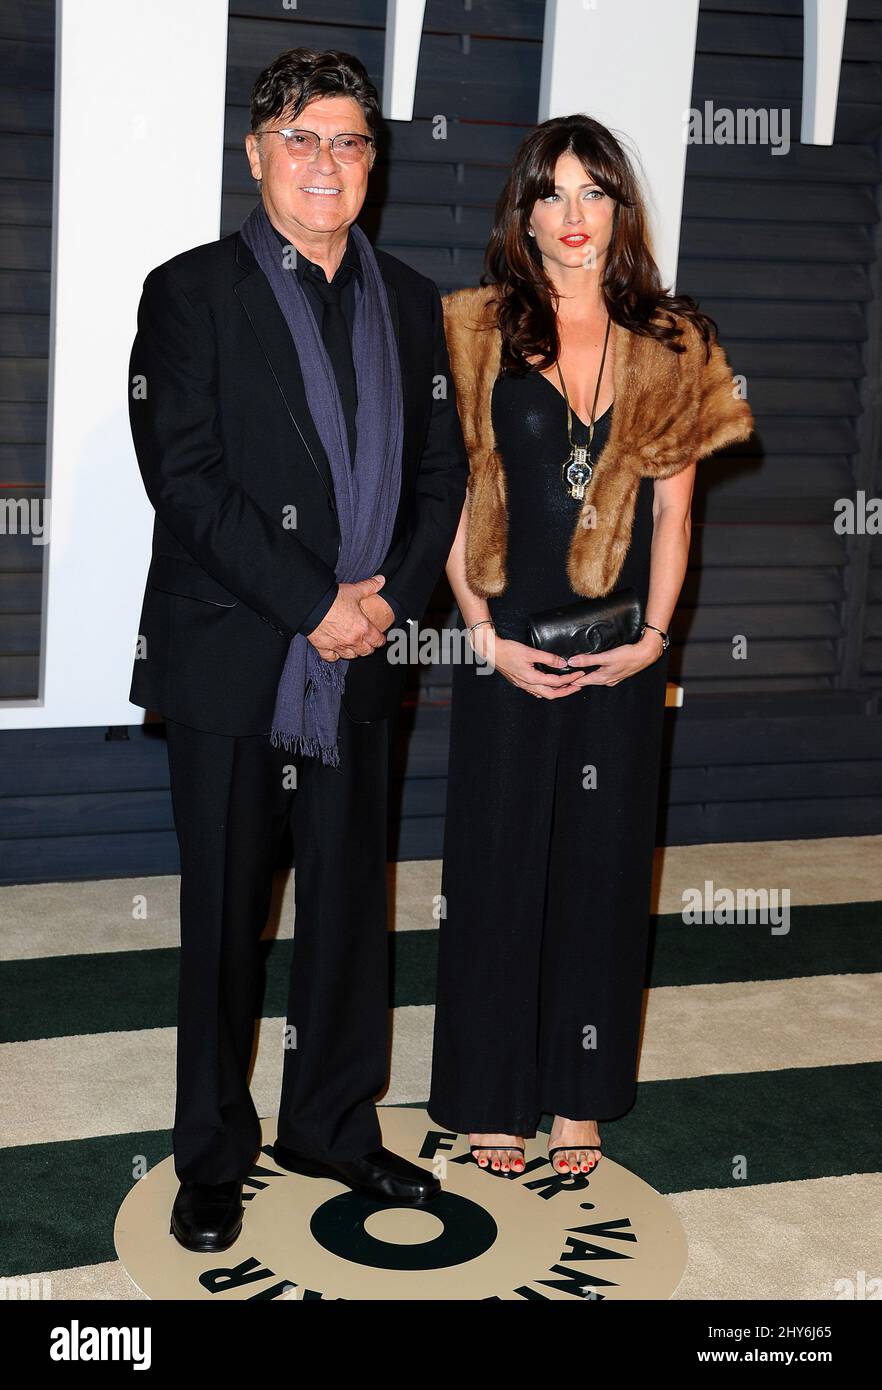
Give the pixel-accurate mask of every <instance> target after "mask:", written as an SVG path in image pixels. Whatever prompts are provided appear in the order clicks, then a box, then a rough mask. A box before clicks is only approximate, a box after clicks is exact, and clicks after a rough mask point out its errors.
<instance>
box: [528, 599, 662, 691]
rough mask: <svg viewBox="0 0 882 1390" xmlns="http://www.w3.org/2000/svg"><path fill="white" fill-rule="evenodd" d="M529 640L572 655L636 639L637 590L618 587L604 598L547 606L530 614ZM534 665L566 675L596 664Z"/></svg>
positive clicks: (640, 623)
mask: <svg viewBox="0 0 882 1390" xmlns="http://www.w3.org/2000/svg"><path fill="white" fill-rule="evenodd" d="M527 622H528V623H529V628H530V641H531V642H532V643H533V646H534V647H538V648H539V649H540V650H541V651H544V652H554V653H555V654H556V655H557V656H563V657H567V658H569V657H571V656H581V655H582V654H583V653H588V654H589V655H590V654H591V653H593V652H605V651H608V650H609V648H610V647H620V646H622V645H623V644H624V643H628V642H636V641H637V640H638V638H639V637H640V629H641V628H642V626H643V605H642V603H641V601H640V596H639V595H638V593H637V590H636V589H619V590H618V592H617V593H615V594H607V596H606V597H605V598H585V599H580V600H579V602H578V603H568V604H566V605H565V606H564V607H563V608H546V609H544V610H543V611H542V612H541V613H529V614H528V615H527ZM536 668H537V670H539V671H546V672H548V673H549V674H550V675H555V676H565V675H567V674H569V673H571V672H573V671H578V672H579V673H580V674H584V673H585V672H586V671H596V670H597V667H596V666H569V665H567V666H565V667H560V666H559V667H557V668H555V667H553V666H546V665H545V664H544V663H543V662H539V661H537V663H536Z"/></svg>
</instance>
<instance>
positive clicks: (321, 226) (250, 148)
mask: <svg viewBox="0 0 882 1390" xmlns="http://www.w3.org/2000/svg"><path fill="white" fill-rule="evenodd" d="M292 128H294V129H298V130H312V131H314V132H315V134H316V135H319V136H321V137H323V138H324V137H327V138H328V139H330V138H331V137H332V136H334V135H340V134H343V133H347V132H348V133H350V134H351V133H353V132H354V133H357V134H361V135H369V134H370V131H369V129H368V125H367V121H366V120H365V117H364V112H363V111H362V109H361V107H360V106H359V104H358V102H357V101H355V100H354V99H353V98H352V97H345V96H333V97H320V98H318V99H317V100H316V101H313V102H310V104H309V105H308V106H305V107H304V108H303V110H302V111H301V112H300V114H299V116H297V117H296V119H293V118H288V117H287V116H280V117H279V118H278V119H276V120H272V121H269V122H267V125H266V126H265V127H264V132H265V133H263V134H262V136H261V138H260V141H259V143H258V139H257V137H256V136H254V135H253V134H249V135H247V136H246V138H245V148H246V151H247V153H248V161H249V164H250V165H251V173H252V175H253V176H254V178H260V179H262V180H263V189H262V192H263V200H264V203H265V205H266V209H267V212H268V214H269V215H270V217H271V220H272V221H274V222H275V223H276V224H277V225H278V226H279V228H280V230H282V231H288V232H290V233H291V234H292V235H295V236H296V234H297V231H298V229H299V230H300V231H302V232H308V233H309V235H310V238H311V239H313V240H314V239H315V237H316V235H319V236H321V235H322V234H324V233H326V234H327V235H328V237H329V238H331V239H332V238H333V237H334V234H335V233H339V232H340V231H342V230H343V229H345V228H347V227H349V225H350V224H351V223H352V222H354V221H355V219H356V217H357V216H358V214H359V213H360V211H361V207H362V204H363V203H364V200H365V195H366V194H367V184H368V174H369V173H370V170H371V167H372V165H373V162H374V158H375V151H374V147H373V145H369V146H368V147H367V151H366V153H365V155H364V157H363V158H362V159H359V160H358V161H357V162H356V163H355V164H343V163H341V162H340V161H339V160H338V159H336V158H335V157H334V155H333V154H332V152H331V149H330V146H329V145H327V144H322V145H321V146H320V148H319V150H318V151H317V152H316V154H315V155H312V156H311V157H310V158H308V159H295V158H293V157H292V156H291V155H290V154H289V153H288V149H287V146H286V144H285V141H284V139H283V138H282V136H281V135H274V134H269V133H268V132H270V131H277V130H283V129H288V130H289V129H292Z"/></svg>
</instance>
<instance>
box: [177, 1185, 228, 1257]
mask: <svg viewBox="0 0 882 1390" xmlns="http://www.w3.org/2000/svg"><path fill="white" fill-rule="evenodd" d="M243 1211H244V1208H243V1206H242V1184H241V1182H219V1183H208V1182H182V1183H181V1185H180V1187H179V1188H178V1195H177V1197H176V1198H175V1204H174V1206H173V1207H172V1214H171V1222H170V1224H169V1230H170V1231H171V1234H172V1235H173V1236H174V1238H175V1240H177V1241H178V1242H179V1243H180V1244H181V1245H183V1246H184V1247H185V1248H186V1249H187V1250H198V1251H211V1250H227V1249H229V1247H230V1246H231V1245H232V1244H233V1241H234V1240H236V1238H237V1237H238V1235H239V1233H240V1231H241V1230H242V1214H243Z"/></svg>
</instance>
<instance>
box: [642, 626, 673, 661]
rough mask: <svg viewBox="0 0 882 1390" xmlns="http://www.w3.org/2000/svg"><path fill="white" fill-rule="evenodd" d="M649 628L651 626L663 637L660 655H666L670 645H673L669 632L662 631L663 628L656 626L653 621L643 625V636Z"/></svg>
mask: <svg viewBox="0 0 882 1390" xmlns="http://www.w3.org/2000/svg"><path fill="white" fill-rule="evenodd" d="M647 628H651V629H652V631H653V632H657V633H658V635H659V637H660V638H661V639H662V649H661V652H660V653H659V655H660V656H664V654H665V652H666V651H667V650H668V647H669V646H670V645H671V639H670V636H669V634H668V633H667V632H662V630H661V628H660V627H656V626H655V625H654V624H653V623H644V624H643V627H642V628H641V629H640V636H641V637H642V636H643V634H644V632H645V631H646V629H647Z"/></svg>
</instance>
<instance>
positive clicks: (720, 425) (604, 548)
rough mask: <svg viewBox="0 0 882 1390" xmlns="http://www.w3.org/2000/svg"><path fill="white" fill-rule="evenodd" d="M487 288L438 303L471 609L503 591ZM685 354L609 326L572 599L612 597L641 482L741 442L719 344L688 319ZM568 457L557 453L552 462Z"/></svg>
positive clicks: (503, 516) (743, 408) (495, 339)
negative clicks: (458, 434) (463, 477)
mask: <svg viewBox="0 0 882 1390" xmlns="http://www.w3.org/2000/svg"><path fill="white" fill-rule="evenodd" d="M494 297H495V291H494V289H493V287H492V286H484V287H481V288H479V289H465V290H457V291H455V293H453V294H448V295H445V296H444V298H443V306H444V328H445V333H446V337H447V347H448V351H449V354H450V368H451V373H452V376H453V383H454V387H455V389H456V401H457V408H458V411H459V417H460V421H461V423H462V429H463V436H464V438H465V444H466V449H467V451H468V456H469V470H470V471H469V480H468V493H467V500H468V507H469V530H468V542H467V546H466V579H467V581H468V585H469V588H470V589H471V590H472V592H473V593H475V594H477V595H478V596H479V597H480V598H489V597H491V596H494V595H496V594H501V593H503V592H504V590H505V585H506V549H507V531H508V509H507V499H506V486H505V473H504V470H503V465H502V460H501V458H500V456H499V453H498V451H497V448H496V441H495V439H494V435H493V425H492V418H491V408H490V407H491V395H492V391H493V385H494V383H495V381H496V378H497V376H498V374H499V364H500V355H501V341H502V340H501V335H500V333H499V331H498V329H497V328H495V327H494V326H493V322H492V316H488V311H489V310H490V308H491V305H492V301H493V299H494ZM678 321H679V323H680V325H681V326H682V327H683V329H684V335H683V337H682V338H681V339H680V341H681V342H682V343H685V344H686V351H685V352H683V353H674V352H671V350H670V348H667V347H665V346H664V345H663V344H661V343H659V342H657V341H656V340H655V339H654V338H646V337H642V336H641V335H640V334H637V333H631V332H630V331H629V330H628V329H625V328H622V327H620V326H619V325H618V324H616V323H613V324H612V327H611V332H610V339H611V341H612V339H613V335H614V336H615V359H614V364H613V373H614V375H613V382H614V392H615V397H614V399H615V409H614V410H613V415H612V424H611V426H610V431H609V435H608V438H607V441H606V444H605V445H604V447H603V449H602V450H601V452H600V454H599V455H598V456H597V458H596V460H595V469H594V474H593V476H592V478H591V481H590V483H588V485H587V486H586V488H585V500H584V502H583V504H582V507H581V511H580V513H579V517H578V519H577V522H576V525H575V529H574V532H573V538H572V540H571V542H570V550H569V557H568V562H567V574H568V577H569V582H570V586H571V588H572V589H573V591H574V592H575V593H576V594H583V595H586V596H589V597H601V596H602V595H604V594H607V593H609V592H610V591H611V590H612V588H613V586H614V585H615V582H616V579H617V578H618V575H619V572H620V571H621V568H622V563H623V561H624V558H625V555H626V554H627V551H628V545H629V543H630V540H631V529H632V525H633V521H634V508H635V504H636V500H637V491H638V489H639V486H640V479H641V477H647V476H648V477H651V478H670V477H672V476H673V474H675V473H679V472H680V470H681V469H683V468H685V467H687V465H688V464H690V463H692V462H694V461H695V460H696V459H700V458H705V457H706V456H707V455H708V454H712V453H714V452H716V450H718V449H721V448H723V446H724V445H726V444H731V443H732V442H733V441H735V440H743V439H747V438H749V436H750V434H751V433H752V431H753V427H754V419H753V414H752V412H751V410H750V406H749V405H748V404H747V401H745V400H742V399H739V398H738V397H737V396H736V395H735V394H734V392H735V389H736V388H735V386H734V382H733V376H732V372H731V371H730V369H729V365H728V362H727V360H726V356H725V353H724V352H723V349H722V348H721V347H720V345H719V343H714V344H713V346H712V348H711V356H710V360H709V361H708V362H705V351H706V348H705V344H704V342H703V340H702V339H701V337H700V335H699V334H698V332H697V330H696V329H695V328H694V327H693V325H692V324H691V323H690V322H689V320H688V319H683V318H678ZM565 450H566V440H564V441H563V447H562V450H561V458H563V455H564V453H565Z"/></svg>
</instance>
